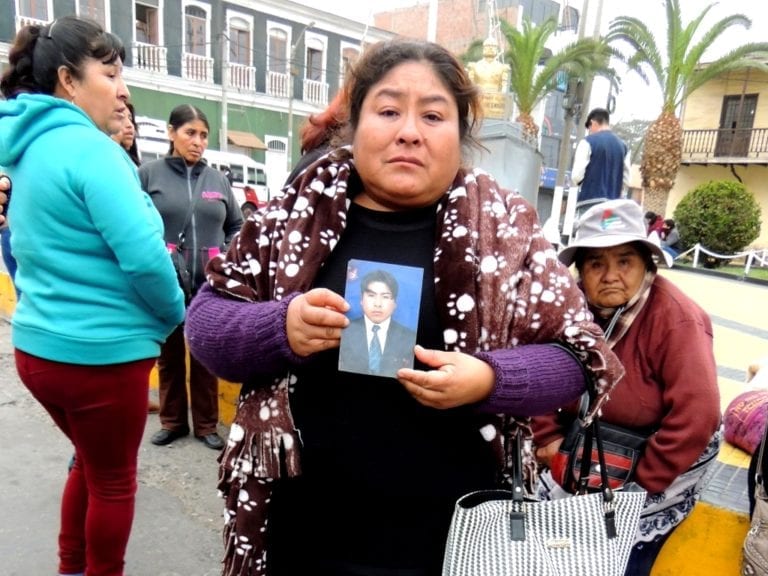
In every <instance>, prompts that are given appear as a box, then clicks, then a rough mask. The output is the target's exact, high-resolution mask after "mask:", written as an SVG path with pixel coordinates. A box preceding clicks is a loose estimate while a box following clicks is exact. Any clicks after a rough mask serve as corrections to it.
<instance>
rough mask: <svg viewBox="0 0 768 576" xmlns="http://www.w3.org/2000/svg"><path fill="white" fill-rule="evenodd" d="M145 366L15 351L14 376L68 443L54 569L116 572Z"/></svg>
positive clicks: (131, 493)
mask: <svg viewBox="0 0 768 576" xmlns="http://www.w3.org/2000/svg"><path fill="white" fill-rule="evenodd" d="M153 365H154V358H150V359H147V360H138V361H135V362H127V363H125V364H112V365H106V366H81V365H75V364H63V363H61V362H52V361H50V360H44V359H42V358H38V357H36V356H32V355H30V354H27V353H25V352H22V351H21V350H16V368H17V370H18V372H19V376H20V377H21V381H22V382H23V383H24V385H25V386H26V387H27V389H29V391H30V392H31V393H32V395H33V396H34V397H35V399H37V401H38V402H40V404H42V405H43V407H44V408H45V409H46V410H47V411H48V413H49V414H50V415H51V418H53V420H54V422H55V423H56V425H57V426H58V427H59V428H61V430H62V431H63V432H64V434H66V435H67V437H68V438H69V439H70V440H71V441H72V443H73V444H74V446H75V456H76V458H75V465H74V467H73V468H72V470H71V472H70V473H69V475H68V476H67V481H66V483H65V485H64V493H63V496H62V500H61V528H60V532H59V573H61V574H78V573H82V572H85V574H86V576H122V574H123V565H124V558H125V549H126V546H127V545H128V537H129V535H130V532H131V524H132V523H133V513H134V505H135V499H136V468H137V456H138V453H139V444H140V443H141V438H142V435H143V434H144V425H145V423H146V420H147V393H148V389H149V374H150V372H151V370H152V366H153ZM63 466H65V462H64V461H63V460H62V467H63Z"/></svg>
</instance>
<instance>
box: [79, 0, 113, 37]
mask: <svg viewBox="0 0 768 576" xmlns="http://www.w3.org/2000/svg"><path fill="white" fill-rule="evenodd" d="M108 10H109V4H107V3H106V2H105V0H78V1H77V14H78V15H79V16H84V17H86V18H90V19H91V20H95V21H96V22H98V23H99V24H101V25H102V26H103V27H104V29H105V30H107V29H109V24H108V20H109V19H108V18H107V16H108Z"/></svg>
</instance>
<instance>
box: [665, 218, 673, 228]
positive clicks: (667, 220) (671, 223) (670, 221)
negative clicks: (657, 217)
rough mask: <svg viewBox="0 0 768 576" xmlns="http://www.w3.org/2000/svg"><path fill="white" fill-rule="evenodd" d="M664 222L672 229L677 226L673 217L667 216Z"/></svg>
mask: <svg viewBox="0 0 768 576" xmlns="http://www.w3.org/2000/svg"><path fill="white" fill-rule="evenodd" d="M664 224H666V225H667V227H668V228H669V229H670V230H672V228H674V227H675V221H674V220H672V218H667V219H666V220H664Z"/></svg>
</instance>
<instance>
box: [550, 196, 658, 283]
mask: <svg viewBox="0 0 768 576" xmlns="http://www.w3.org/2000/svg"><path fill="white" fill-rule="evenodd" d="M629 242H642V243H643V244H645V245H646V246H648V248H650V250H651V252H652V253H653V254H654V256H656V257H657V258H658V261H659V262H661V263H663V264H665V265H666V266H667V268H671V267H672V257H671V256H670V255H669V254H667V253H666V252H664V250H662V249H661V246H660V245H659V244H658V241H654V239H651V238H649V237H648V232H647V231H646V228H645V219H644V217H643V211H642V209H641V208H640V206H639V205H638V204H637V202H635V201H634V200H608V201H607V202H601V203H600V204H595V205H594V206H592V207H591V208H590V209H589V210H587V211H586V212H584V214H583V215H582V216H581V218H579V221H578V222H577V223H576V235H575V236H574V238H573V240H572V241H571V243H570V244H569V245H568V246H567V247H566V248H563V249H562V250H561V251H560V253H559V254H558V256H557V257H558V258H559V259H560V262H562V263H563V264H565V265H566V266H570V265H571V264H572V263H573V259H574V257H575V256H576V251H577V250H578V249H579V248H609V247H611V246H619V245H620V244H628V243H629Z"/></svg>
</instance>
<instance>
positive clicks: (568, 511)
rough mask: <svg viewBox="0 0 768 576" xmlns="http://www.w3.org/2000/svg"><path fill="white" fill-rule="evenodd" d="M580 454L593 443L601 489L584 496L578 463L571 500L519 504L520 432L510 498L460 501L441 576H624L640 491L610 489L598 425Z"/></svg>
mask: <svg viewBox="0 0 768 576" xmlns="http://www.w3.org/2000/svg"><path fill="white" fill-rule="evenodd" d="M587 428H588V429H591V431H592V433H591V434H587V435H586V436H585V449H586V450H587V453H589V452H590V451H591V449H592V439H593V437H594V438H595V440H596V444H597V452H598V457H599V458H600V460H601V462H602V466H601V468H602V476H603V478H602V487H601V490H600V491H599V492H590V493H587V486H586V484H587V479H588V478H589V464H590V462H589V460H588V459H586V458H585V459H584V467H583V468H582V471H581V475H582V476H583V477H584V479H585V481H584V482H580V486H579V488H580V490H579V493H578V494H577V495H574V496H572V497H570V498H562V499H559V500H552V501H535V500H532V499H530V498H526V497H524V492H525V489H524V486H523V479H522V462H521V461H522V458H521V451H520V441H521V439H520V432H518V433H517V437H516V439H515V443H516V446H515V447H514V448H515V451H516V455H517V462H516V466H515V472H514V475H513V486H512V490H511V491H509V490H482V491H478V492H472V493H470V494H466V495H465V496H463V497H461V498H460V499H459V500H458V501H457V502H456V506H455V508H454V513H453V520H452V522H451V528H450V531H449V533H448V541H447V544H446V549H445V558H444V561H443V576H623V575H624V570H625V568H626V565H627V562H628V560H629V554H630V552H631V550H632V546H633V545H634V541H635V533H636V531H637V525H638V520H639V518H640V512H641V510H642V508H643V505H644V504H645V496H646V493H645V491H642V490H638V491H631V492H630V491H623V490H619V491H613V490H612V489H611V488H610V487H609V486H608V478H607V475H606V472H605V465H604V459H605V456H604V452H603V446H602V441H601V439H600V433H599V422H598V419H597V418H596V419H595V420H594V421H593V423H592V424H590V425H589V426H588V427H587Z"/></svg>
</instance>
